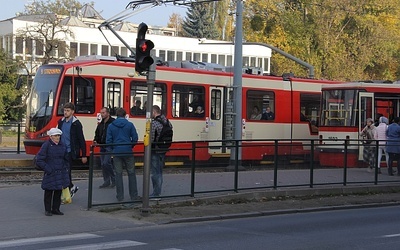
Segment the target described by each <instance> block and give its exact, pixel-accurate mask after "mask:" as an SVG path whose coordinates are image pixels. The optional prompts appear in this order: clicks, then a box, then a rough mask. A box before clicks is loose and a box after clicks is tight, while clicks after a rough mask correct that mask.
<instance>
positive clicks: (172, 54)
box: [167, 51, 175, 61]
mask: <svg viewBox="0 0 400 250" xmlns="http://www.w3.org/2000/svg"><path fill="white" fill-rule="evenodd" d="M167 61H175V51H168V52H167Z"/></svg>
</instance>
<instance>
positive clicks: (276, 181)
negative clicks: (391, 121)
mask: <svg viewBox="0 0 400 250" xmlns="http://www.w3.org/2000/svg"><path fill="white" fill-rule="evenodd" d="M213 142H221V143H223V144H227V141H213ZM243 142H244V141H232V140H230V141H229V144H230V145H231V146H230V149H231V150H232V149H233V152H234V160H233V162H232V160H231V159H226V162H225V166H227V169H229V170H231V171H224V172H220V171H218V172H216V171H209V172H205V171H200V170H204V168H205V167H204V163H201V162H199V161H197V160H196V150H198V149H199V148H202V147H203V148H204V147H208V146H204V145H206V144H205V143H204V141H202V142H198V141H193V142H190V143H191V144H192V148H191V153H192V154H191V155H192V160H190V162H189V165H190V170H189V171H187V172H179V171H177V173H168V174H164V176H163V178H164V184H163V196H162V197H161V198H173V197H185V196H186V197H197V196H201V195H205V194H210V193H238V192H240V191H245V190H262V189H272V190H276V189H279V188H298V187H305V188H310V189H312V188H315V187H316V186H325V187H327V186H347V185H360V186H361V185H363V184H372V185H378V184H387V183H396V184H400V177H398V176H388V175H387V174H386V173H383V174H379V173H378V171H377V168H376V169H375V171H374V172H373V173H368V172H367V171H366V168H365V167H363V166H362V164H361V165H360V167H358V168H349V167H347V164H346V163H347V159H346V158H347V153H348V150H347V149H348V145H349V143H350V142H349V141H348V140H343V143H339V145H341V147H342V148H343V164H344V167H342V168H334V167H329V168H326V167H321V166H319V165H318V162H317V161H315V160H314V153H316V152H317V151H318V149H317V147H319V146H321V145H323V146H329V145H330V143H332V145H333V143H334V145H338V141H337V140H335V141H330V140H326V141H324V142H321V141H320V140H304V142H303V145H304V146H305V147H309V148H310V151H309V152H310V153H309V154H305V155H303V157H304V163H303V164H301V166H299V165H298V164H293V165H291V163H290V162H287V161H286V158H287V156H283V155H279V154H278V152H279V148H280V147H287V142H288V141H285V140H260V141H257V143H258V146H259V145H260V143H261V145H262V143H265V145H268V146H270V145H271V142H272V143H273V145H274V155H273V162H272V164H270V165H242V163H243V162H242V161H241V160H240V159H239V153H238V152H239V149H243V147H251V145H242V143H243ZM247 142H249V141H247ZM355 142H357V140H355ZM322 143H324V144H322ZM399 146H400V145H399ZM95 147H98V145H97V146H93V147H92V150H91V154H90V166H89V189H88V192H89V194H88V197H89V199H88V209H90V208H91V207H93V206H103V205H112V204H121V203H132V202H134V201H126V202H115V201H116V199H115V191H114V192H113V193H111V195H110V196H107V197H106V196H104V192H103V191H100V190H99V189H95V188H94V184H95V183H96V182H98V180H95V179H94V178H93V170H94V168H95V162H96V158H97V157H99V156H100V154H108V153H107V152H105V153H96V152H95V150H94V148H95ZM213 147H215V146H213ZM171 150H187V148H185V149H179V148H174V149H171ZM135 154H138V155H141V154H143V152H135ZM232 163H233V166H232ZM137 179H138V182H137V183H138V190H139V194H140V191H141V188H140V187H141V184H142V180H143V176H140V175H138V176H137ZM125 186H127V185H126V184H125ZM109 194H110V193H109Z"/></svg>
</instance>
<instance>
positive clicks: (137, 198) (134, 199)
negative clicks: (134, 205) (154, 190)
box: [131, 195, 142, 201]
mask: <svg viewBox="0 0 400 250" xmlns="http://www.w3.org/2000/svg"><path fill="white" fill-rule="evenodd" d="M131 200H132V201H141V200H142V197H140V196H139V195H138V196H136V197H133V198H131Z"/></svg>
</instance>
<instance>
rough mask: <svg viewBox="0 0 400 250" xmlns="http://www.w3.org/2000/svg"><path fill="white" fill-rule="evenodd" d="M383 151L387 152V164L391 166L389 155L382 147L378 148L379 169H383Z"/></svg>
mask: <svg viewBox="0 0 400 250" xmlns="http://www.w3.org/2000/svg"><path fill="white" fill-rule="evenodd" d="M382 151H385V158H386V164H387V165H388V166H389V153H388V152H386V150H385V149H384V148H382V147H379V148H378V168H380V167H381V159H382Z"/></svg>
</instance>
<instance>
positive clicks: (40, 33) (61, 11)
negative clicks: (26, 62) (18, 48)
mask: <svg viewBox="0 0 400 250" xmlns="http://www.w3.org/2000/svg"><path fill="white" fill-rule="evenodd" d="M81 7H82V5H81V4H80V3H79V2H78V1H76V0H64V1H63V0H56V1H51V0H47V1H44V0H40V1H34V2H32V3H31V4H29V5H27V6H26V7H25V12H24V13H23V14H25V15H30V16H31V17H32V18H33V19H34V21H35V24H32V25H28V26H27V27H25V28H23V29H20V30H18V31H17V36H18V37H21V38H23V39H25V41H35V44H36V45H37V46H36V48H39V47H41V45H43V47H44V49H43V54H44V56H43V59H42V63H43V64H48V63H49V62H51V61H54V60H55V61H59V60H63V59H65V57H66V54H67V51H68V47H67V45H66V43H65V38H66V37H68V36H69V37H72V38H73V37H74V34H73V32H72V31H71V30H70V29H69V27H68V26H66V25H63V23H62V21H63V19H62V18H60V15H69V14H70V12H71V11H77V10H78V9H80V8H81ZM56 50H58V52H59V53H58V55H57V54H56V53H55V51H56Z"/></svg>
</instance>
